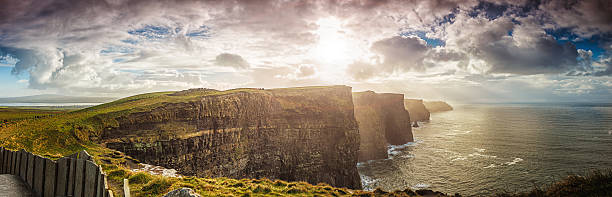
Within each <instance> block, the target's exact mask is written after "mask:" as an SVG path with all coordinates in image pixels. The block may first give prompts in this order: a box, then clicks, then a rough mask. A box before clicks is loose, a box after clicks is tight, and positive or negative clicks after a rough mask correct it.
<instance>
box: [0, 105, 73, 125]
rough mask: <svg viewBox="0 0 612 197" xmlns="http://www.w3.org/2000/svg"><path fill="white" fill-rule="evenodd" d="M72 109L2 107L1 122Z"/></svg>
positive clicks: (0, 111)
mask: <svg viewBox="0 0 612 197" xmlns="http://www.w3.org/2000/svg"><path fill="white" fill-rule="evenodd" d="M69 110H72V109H67V108H58V107H0V123H8V122H13V121H18V120H23V119H32V118H42V117H46V116H49V115H54V114H58V113H63V112H66V111H69Z"/></svg>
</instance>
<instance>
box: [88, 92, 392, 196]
mask: <svg viewBox="0 0 612 197" xmlns="http://www.w3.org/2000/svg"><path fill="white" fill-rule="evenodd" d="M162 97H163V99H160V98H155V99H158V100H163V101H162V102H152V103H153V104H149V105H147V107H143V108H142V109H138V110H130V111H127V112H126V111H120V112H113V113H111V114H101V115H98V116H96V117H95V120H93V121H98V122H107V123H105V129H104V131H103V132H102V133H101V134H99V136H100V137H99V138H100V142H101V143H103V144H105V145H106V146H107V147H109V148H112V149H115V150H119V151H122V152H124V153H126V154H127V155H130V156H132V157H135V158H137V159H139V160H141V161H144V162H147V163H151V164H154V165H159V166H163V167H166V168H173V169H176V170H178V171H179V172H180V173H181V174H184V175H195V176H199V177H229V178H237V179H239V178H268V179H281V180H287V181H306V182H309V183H313V184H316V183H319V182H324V183H328V184H330V185H332V186H336V187H348V188H361V182H360V178H359V175H358V173H357V169H356V163H357V151H358V149H359V132H358V127H357V122H356V120H355V116H354V113H353V102H352V99H351V88H350V87H348V86H331V87H305V88H285V89H272V90H261V89H238V90H229V91H216V90H210V89H199V90H189V91H182V92H176V93H170V94H165V95H162ZM174 97H176V99H173V98H174ZM145 99H147V98H145ZM148 100H151V98H149V99H148ZM168 100H171V101H170V102H169V101H168ZM133 102H138V101H133ZM142 102H144V103H149V102H148V101H147V102H145V101H142ZM402 109H403V107H402ZM109 119H110V120H109ZM397 143H399V142H397Z"/></svg>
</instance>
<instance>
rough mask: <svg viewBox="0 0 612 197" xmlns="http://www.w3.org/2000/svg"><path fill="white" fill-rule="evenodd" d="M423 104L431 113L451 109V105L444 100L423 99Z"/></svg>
mask: <svg viewBox="0 0 612 197" xmlns="http://www.w3.org/2000/svg"><path fill="white" fill-rule="evenodd" d="M423 104H424V105H425V108H427V110H429V112H431V113H435V112H443V111H451V110H453V107H451V106H450V105H449V104H448V103H446V102H444V101H425V102H423Z"/></svg>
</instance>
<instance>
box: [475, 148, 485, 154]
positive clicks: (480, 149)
mask: <svg viewBox="0 0 612 197" xmlns="http://www.w3.org/2000/svg"><path fill="white" fill-rule="evenodd" d="M474 150H476V151H478V152H479V153H482V152H485V150H487V149H484V148H474Z"/></svg>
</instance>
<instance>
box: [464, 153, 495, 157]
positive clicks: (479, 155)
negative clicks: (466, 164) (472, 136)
mask: <svg viewBox="0 0 612 197" xmlns="http://www.w3.org/2000/svg"><path fill="white" fill-rule="evenodd" d="M468 156H470V157H485V158H497V156H495V155H484V154H480V153H472V154H469V155H468Z"/></svg>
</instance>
